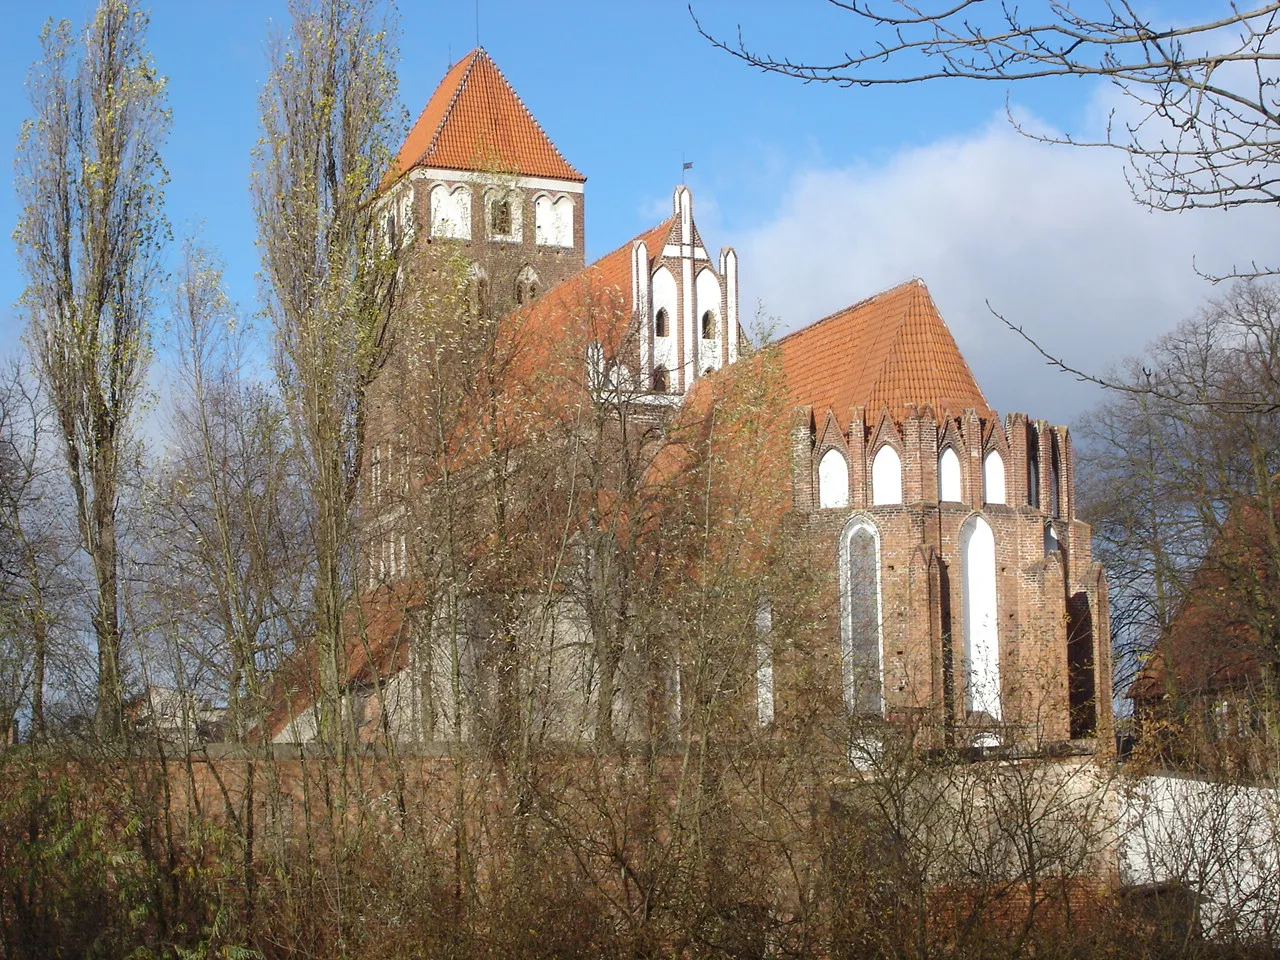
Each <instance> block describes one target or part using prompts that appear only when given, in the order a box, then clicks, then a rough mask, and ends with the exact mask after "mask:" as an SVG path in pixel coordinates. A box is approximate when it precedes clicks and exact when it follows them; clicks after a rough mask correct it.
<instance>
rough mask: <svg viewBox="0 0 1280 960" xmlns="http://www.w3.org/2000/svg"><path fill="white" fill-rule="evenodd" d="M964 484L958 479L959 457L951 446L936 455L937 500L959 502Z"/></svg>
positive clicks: (961, 498)
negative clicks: (938, 455)
mask: <svg viewBox="0 0 1280 960" xmlns="http://www.w3.org/2000/svg"><path fill="white" fill-rule="evenodd" d="M963 487H964V484H963V483H962V482H961V479H960V458H959V457H958V456H956V451H955V449H954V448H952V447H947V448H946V449H945V450H943V451H942V455H941V456H940V457H938V500H939V501H943V502H949V503H959V502H961V501H962V500H964V489H963Z"/></svg>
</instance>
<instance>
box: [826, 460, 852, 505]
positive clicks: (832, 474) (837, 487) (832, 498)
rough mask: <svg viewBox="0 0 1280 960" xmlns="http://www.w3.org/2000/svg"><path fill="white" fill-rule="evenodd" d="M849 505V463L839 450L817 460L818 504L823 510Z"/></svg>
mask: <svg viewBox="0 0 1280 960" xmlns="http://www.w3.org/2000/svg"><path fill="white" fill-rule="evenodd" d="M848 505H849V464H848V462H847V461H846V460H845V458H844V455H843V454H842V453H841V452H840V451H839V450H828V451H827V452H826V453H824V454H823V455H822V459H821V460H819V461H818V506H819V507H822V508H823V509H824V510H825V509H828V508H832V507H847V506H848Z"/></svg>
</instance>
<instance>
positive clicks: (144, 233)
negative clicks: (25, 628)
mask: <svg viewBox="0 0 1280 960" xmlns="http://www.w3.org/2000/svg"><path fill="white" fill-rule="evenodd" d="M146 32H147V16H146V14H145V13H143V12H142V11H140V10H138V9H136V8H135V7H134V6H133V5H132V4H131V3H130V2H128V0H102V2H101V3H100V4H99V5H98V8H97V11H96V12H95V13H94V16H93V18H92V20H90V22H89V24H88V25H87V26H86V27H85V28H84V30H83V31H82V32H80V33H79V34H76V33H75V32H73V30H72V28H71V25H70V23H68V22H67V21H65V20H63V21H59V22H56V23H55V22H53V21H50V22H49V23H48V25H47V26H46V27H45V29H44V32H43V33H42V34H41V38H40V39H41V48H42V51H43V56H42V58H41V59H40V60H39V61H38V62H37V63H36V64H35V65H34V66H33V67H32V68H31V72H30V75H29V77H28V80H27V89H28V91H29V94H30V97H31V108H32V115H31V117H30V119H28V120H27V121H26V122H25V123H24V125H23V128H22V134H21V138H20V140H19V143H18V150H17V158H16V163H15V166H16V171H15V172H16V176H15V187H16V190H17V193H18V197H19V200H20V202H21V206H22V212H21V214H20V216H19V219H18V225H17V228H16V230H15V231H14V238H15V240H16V241H17V245H18V252H19V260H20V262H21V265H22V269H23V273H24V274H25V278H26V289H25V291H24V293H23V300H22V303H23V306H24V308H25V310H26V312H27V314H28V318H29V323H30V332H29V336H30V340H31V345H32V348H33V353H34V355H35V359H36V365H37V369H38V370H39V373H40V377H41V379H42V380H43V382H44V386H45V389H46V390H47V392H48V396H49V400H50V402H51V404H52V406H53V408H54V416H55V420H56V424H57V432H58V437H59V440H60V444H61V447H62V454H63V460H64V462H65V466H66V474H67V478H68V480H69V482H70V485H71V490H72V494H73V499H74V503H75V510H76V521H77V526H78V528H79V532H80V539H81V542H82V545H83V548H84V550H85V553H86V554H87V556H88V559H89V562H90V566H91V567H92V574H93V585H94V590H95V594H96V596H95V597H94V613H93V630H94V634H95V636H96V640H97V649H98V689H97V694H98V703H97V717H96V726H97V732H98V735H99V736H100V737H102V738H103V739H116V738H118V737H119V736H120V735H121V734H122V732H123V699H124V694H123V683H122V678H121V658H120V650H121V624H120V569H121V559H120V535H119V531H118V528H117V510H118V507H119V493H120V476H121V453H122V447H123V446H124V445H125V444H126V443H127V441H128V438H129V430H130V426H131V424H132V422H133V418H134V416H135V415H136V413H137V408H138V400H139V397H140V395H141V393H142V390H143V385H144V380H145V375H146V369H147V359H148V325H149V323H148V321H149V317H150V314H151V310H152V306H153V296H152V295H153V289H154V286H155V282H156V280H157V278H158V277H159V275H160V271H161V265H160V259H159V257H160V253H161V250H162V247H163V243H164V240H165V239H166V237H167V234H168V227H167V224H166V221H165V217H164V212H163V200H164V186H165V183H166V182H167V179H168V178H167V174H166V172H165V168H164V164H163V163H162V161H161V157H160V147H161V145H162V144H163V142H164V139H165V136H166V134H167V132H168V129H169V122H170V115H169V109H168V102H167V95H166V89H165V79H164V78H163V77H161V76H160V75H159V74H158V73H157V72H156V70H155V66H154V65H153V63H152V60H151V56H150V54H149V53H148V52H147V48H146Z"/></svg>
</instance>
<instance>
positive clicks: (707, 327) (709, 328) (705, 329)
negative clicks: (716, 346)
mask: <svg viewBox="0 0 1280 960" xmlns="http://www.w3.org/2000/svg"><path fill="white" fill-rule="evenodd" d="M715 338H716V315H715V313H713V312H712V311H710V310H708V311H707V312H706V313H704V314H703V315H702V339H703V340H714V339H715Z"/></svg>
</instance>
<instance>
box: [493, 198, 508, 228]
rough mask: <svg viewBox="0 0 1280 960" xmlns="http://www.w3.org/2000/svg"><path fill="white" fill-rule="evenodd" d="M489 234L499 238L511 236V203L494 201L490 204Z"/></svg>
mask: <svg viewBox="0 0 1280 960" xmlns="http://www.w3.org/2000/svg"><path fill="white" fill-rule="evenodd" d="M489 232H490V233H491V234H493V235H494V236H497V237H509V236H511V201H510V200H506V199H498V200H494V201H492V202H491V203H490V204H489Z"/></svg>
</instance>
